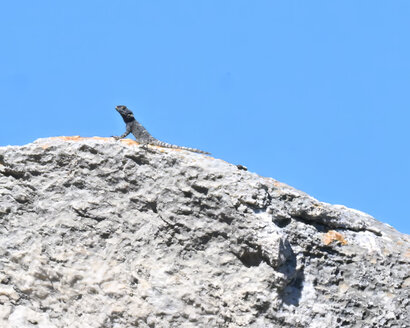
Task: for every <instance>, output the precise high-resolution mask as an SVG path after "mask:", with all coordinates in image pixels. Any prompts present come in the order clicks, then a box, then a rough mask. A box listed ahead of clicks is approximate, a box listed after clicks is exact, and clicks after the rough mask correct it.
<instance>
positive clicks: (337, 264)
mask: <svg viewBox="0 0 410 328" xmlns="http://www.w3.org/2000/svg"><path fill="white" fill-rule="evenodd" d="M409 245H410V242H409V236H408V235H404V234H401V233H399V232H397V231H396V230H394V229H393V228H392V227H390V226H388V225H386V224H383V223H380V222H378V221H376V220H375V219H373V218H372V217H370V216H369V215H367V214H365V213H362V212H359V211H357V210H352V209H349V208H346V207H344V206H339V205H330V204H326V203H323V202H319V201H317V200H316V199H314V198H312V197H310V196H309V195H307V194H305V193H303V192H301V191H298V190H296V189H294V188H292V187H290V186H288V185H285V184H283V183H280V182H278V181H276V180H274V179H271V178H264V177H261V176H258V175H257V174H255V173H251V172H248V171H245V170H240V169H238V167H237V166H235V165H232V164H229V163H226V162H224V161H222V160H218V159H214V158H212V157H209V156H205V155H201V154H196V153H191V152H188V151H181V150H175V149H165V148H160V147H148V149H144V148H141V147H140V146H139V145H138V144H137V143H135V142H133V141H130V140H125V141H115V140H114V139H110V138H79V137H66V138H48V139H39V140H37V141H35V142H34V143H32V144H29V145H25V146H19V147H17V146H7V147H1V148H0V255H1V257H0V326H1V327H10V328H11V327H13V328H17V327H18V328H25V327H39V328H45V327H78V328H97V327H99V328H103V327H107V328H108V327H115V328H119V327H181V328H182V327H261V328H262V327H292V328H293V327H317V328H319V327H320V328H322V327H361V328H363V327H397V328H398V327H408V324H409V322H410V317H409V310H410V301H409V300H410V297H409V296H410V295H409V289H410V273H409V260H410V251H409Z"/></svg>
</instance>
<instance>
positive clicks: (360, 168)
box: [0, 0, 410, 233]
mask: <svg viewBox="0 0 410 328" xmlns="http://www.w3.org/2000/svg"><path fill="white" fill-rule="evenodd" d="M409 17H410V1H408V0H401V1H400V0H395V1H386V0H382V1H378V0H371V1H370V0H363V1H357V0H354V1H353V0H343V1H341V0H340V1H329V0H323V1H316V0H311V1H302V0H299V1H291V0H286V1H285V0H283V1H274V0H266V1H265V0H258V1H249V0H247V1H243V0H206V1H205V0H197V1H192V0H173V1H169V0H155V1H153V0H144V1H143V0H121V1H112V0H110V1H108V0H86V1H84V0H81V1H79V0H70V1H66V0H61V1H55V0H48V1H45V0H36V1H33V0H16V1H2V2H0V37H1V38H0V42H1V43H0V49H1V51H0V114H1V115H0V145H8V144H11V145H22V144H26V143H29V142H32V141H34V140H35V139H37V138H40V137H49V136H58V135H81V136H111V135H119V134H121V133H122V132H123V131H124V124H123V122H122V119H121V117H120V116H119V115H118V113H117V112H116V111H115V110H114V107H115V105H117V104H125V105H127V106H128V107H129V108H130V109H132V110H133V111H134V114H135V116H136V118H137V120H139V121H140V122H141V123H142V124H143V125H144V126H145V127H146V128H147V129H148V130H149V131H150V132H151V133H152V135H153V136H155V137H156V138H158V139H160V140H163V141H166V142H170V143H174V144H178V145H184V146H190V147H195V148H200V149H203V150H207V151H209V152H211V153H212V154H213V156H215V157H217V158H222V159H224V160H226V161H228V162H231V163H234V164H242V165H245V166H248V168H249V170H250V171H253V172H256V173H258V174H260V175H263V176H269V177H273V178H275V179H277V180H280V181H282V182H285V183H288V184H290V185H292V186H294V187H296V188H298V189H301V190H303V191H305V192H307V193H309V194H310V195H312V196H314V197H315V198H317V199H319V200H321V201H325V202H329V203H336V204H343V205H346V206H349V207H353V208H356V209H359V210H362V211H364V212H367V213H369V214H371V215H373V216H374V217H375V218H376V219H378V220H380V221H383V222H386V223H389V224H390V225H392V226H394V227H395V228H396V229H398V230H399V231H402V232H405V233H410V215H409V214H408V213H409V212H408V206H409V205H410V201H409V198H410V192H409V188H410V187H409V186H410V148H409V141H410V128H409V122H410V111H409V110H410V34H409V33H410V18H409Z"/></svg>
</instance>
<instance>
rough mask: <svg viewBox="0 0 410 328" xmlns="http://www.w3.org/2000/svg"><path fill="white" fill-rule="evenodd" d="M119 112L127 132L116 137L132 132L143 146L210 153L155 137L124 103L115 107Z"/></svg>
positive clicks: (123, 136) (120, 137) (121, 137)
mask: <svg viewBox="0 0 410 328" xmlns="http://www.w3.org/2000/svg"><path fill="white" fill-rule="evenodd" d="M115 109H116V110H117V112H118V113H120V115H121V116H122V119H123V120H124V122H125V124H126V126H125V132H124V134H122V135H121V136H113V138H115V139H117V140H118V139H123V138H125V137H126V136H127V135H129V134H130V133H132V134H133V135H134V137H135V139H136V140H137V142H139V143H140V144H142V145H143V146H146V145H154V146H160V147H166V148H176V149H183V150H189V151H192V152H195V153H202V154H209V153H208V152H205V151H202V150H199V149H195V148H189V147H182V146H177V145H171V144H169V143H166V142H162V141H159V140H157V139H155V138H154V137H153V136H152V135H151V134H150V133H149V132H148V131H147V130H146V129H145V128H144V127H143V126H142V125H141V124H140V123H139V122H138V121H137V120H136V119H135V117H134V114H133V113H132V112H131V111H130V110H129V109H128V108H127V106H124V105H118V106H117V107H115Z"/></svg>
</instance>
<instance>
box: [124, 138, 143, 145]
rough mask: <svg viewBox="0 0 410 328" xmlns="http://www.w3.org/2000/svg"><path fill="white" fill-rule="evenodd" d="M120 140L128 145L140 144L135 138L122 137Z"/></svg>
mask: <svg viewBox="0 0 410 328" xmlns="http://www.w3.org/2000/svg"><path fill="white" fill-rule="evenodd" d="M120 141H121V142H122V143H125V144H126V145H128V146H135V145H139V143H138V142H136V141H135V140H132V139H120Z"/></svg>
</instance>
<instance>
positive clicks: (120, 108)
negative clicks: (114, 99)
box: [115, 105, 135, 123]
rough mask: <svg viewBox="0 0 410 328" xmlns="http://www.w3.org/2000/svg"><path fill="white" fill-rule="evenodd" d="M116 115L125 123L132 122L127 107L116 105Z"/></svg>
mask: <svg viewBox="0 0 410 328" xmlns="http://www.w3.org/2000/svg"><path fill="white" fill-rule="evenodd" d="M115 109H116V110H117V112H118V113H120V115H121V116H122V118H123V119H124V121H125V123H127V122H130V121H132V120H134V119H135V118H134V114H133V113H132V112H131V111H130V110H129V109H128V108H127V106H124V105H118V106H116V107H115Z"/></svg>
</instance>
